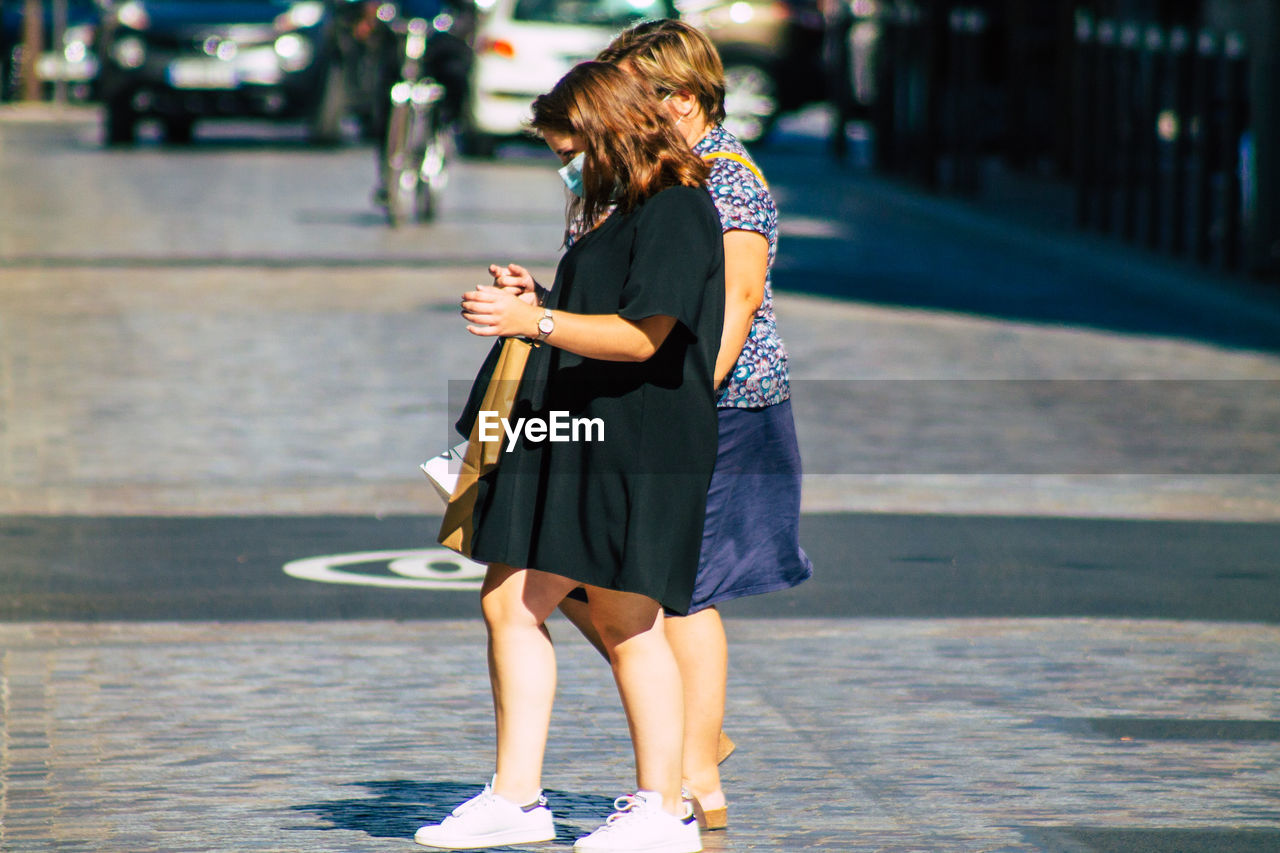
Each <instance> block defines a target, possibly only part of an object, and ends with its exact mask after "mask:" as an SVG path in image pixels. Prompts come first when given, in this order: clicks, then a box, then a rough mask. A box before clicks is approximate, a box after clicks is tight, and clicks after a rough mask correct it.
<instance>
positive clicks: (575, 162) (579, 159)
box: [558, 151, 587, 198]
mask: <svg viewBox="0 0 1280 853" xmlns="http://www.w3.org/2000/svg"><path fill="white" fill-rule="evenodd" d="M586 159H587V153H586V152H585V151H581V152H579V153H578V156H576V157H574V158H573V159H572V160H570V161H569V162H568V163H565V164H564V165H563V166H561V167H560V168H559V170H558V171H559V172H560V180H562V181H564V185H565V186H566V187H568V188H569V192H571V193H573V194H574V195H576V196H577V197H578V198H582V194H583V193H584V192H585V190H584V189H583V186H582V164H583V163H584V162H586Z"/></svg>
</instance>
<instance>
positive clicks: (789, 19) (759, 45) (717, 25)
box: [681, 0, 826, 143]
mask: <svg viewBox="0 0 1280 853" xmlns="http://www.w3.org/2000/svg"><path fill="white" fill-rule="evenodd" d="M681 12H682V16H683V18H684V19H685V20H686V21H688V22H689V23H691V24H693V25H694V26H695V27H698V28H699V29H701V30H702V31H703V32H705V33H706V34H707V36H708V37H709V38H710V39H711V41H712V42H713V43H714V44H715V46H716V48H717V50H719V51H720V58H721V59H722V60H723V61H724V74H725V112H726V113H728V116H727V118H726V119H725V126H726V127H728V128H729V130H731V131H733V133H734V134H735V135H737V136H738V138H739V139H741V140H742V141H744V142H747V143H752V142H756V141H759V140H760V139H762V138H764V136H765V135H766V134H768V132H769V130H770V129H771V128H772V127H773V125H774V122H776V121H777V119H778V117H779V116H780V115H782V114H783V113H786V112H790V111H792V110H796V109H799V108H800V107H803V106H805V105H806V104H809V103H813V102H815V101H821V100H822V99H823V98H824V97H826V85H825V79H824V70H823V65H822V34H823V20H822V14H821V12H820V11H819V9H818V4H817V0H687V2H684V3H682V4H681Z"/></svg>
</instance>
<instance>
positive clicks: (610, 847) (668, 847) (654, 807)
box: [573, 791, 702, 853]
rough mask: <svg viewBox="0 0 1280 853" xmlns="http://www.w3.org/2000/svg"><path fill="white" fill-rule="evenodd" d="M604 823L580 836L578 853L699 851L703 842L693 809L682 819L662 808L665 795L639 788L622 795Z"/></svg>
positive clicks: (577, 847)
mask: <svg viewBox="0 0 1280 853" xmlns="http://www.w3.org/2000/svg"><path fill="white" fill-rule="evenodd" d="M613 807H614V808H615V809H617V810H618V811H617V812H616V813H615V814H612V815H610V816H609V819H608V820H607V821H605V824H604V826H602V827H600V828H599V829H597V830H596V831H595V832H593V833H591V834H590V835H588V836H587V837H586V838H579V839H578V843H577V844H575V845H573V849H574V853H698V851H700V850H701V849H702V841H701V839H700V838H699V837H698V822H697V819H696V818H694V816H693V809H692V808H690V809H688V814H686V815H685V816H684V817H683V818H678V817H676V816H675V815H673V814H669V813H667V812H666V811H663V809H662V795H661V794H659V793H657V792H656V791H637V792H636V793H635V795H634V796H631V797H619V798H618V799H617V800H615V801H614V803H613Z"/></svg>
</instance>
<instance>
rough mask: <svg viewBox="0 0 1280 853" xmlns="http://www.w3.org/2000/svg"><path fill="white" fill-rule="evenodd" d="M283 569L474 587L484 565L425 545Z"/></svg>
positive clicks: (312, 577) (339, 578)
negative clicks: (377, 571)
mask: <svg viewBox="0 0 1280 853" xmlns="http://www.w3.org/2000/svg"><path fill="white" fill-rule="evenodd" d="M369 564H373V565H369ZM377 564H385V565H381V566H379V565H377ZM344 566H361V567H362V570H361V571H349V570H347V569H344V568H343V567H344ZM364 569H385V570H387V571H390V572H391V573H392V574H391V575H387V574H368V573H366V571H365V570H364ZM284 573H285V574H286V575H288V576H289V577H292V578H298V579H299V580H307V581H316V582H318V583H339V584H352V585H356V586H376V587H382V588H384V589H434V590H451V589H453V590H478V589H480V584H481V582H482V581H483V580H484V573H485V566H484V565H483V564H482V563H477V562H475V561H473V560H468V559H467V558H466V557H463V556H461V555H460V554H457V553H455V552H454V551H450V550H449V549H448V548H425V549H420V550H417V551H363V552H360V553H355V554H330V555H328V556H323V557H307V558H306V559H303V560H294V561H292V562H289V563H286V564H285V566H284Z"/></svg>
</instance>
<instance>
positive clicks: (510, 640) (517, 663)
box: [480, 564, 574, 804]
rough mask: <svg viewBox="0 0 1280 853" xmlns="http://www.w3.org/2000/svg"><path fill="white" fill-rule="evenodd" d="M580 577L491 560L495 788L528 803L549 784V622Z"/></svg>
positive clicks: (487, 612)
mask: <svg viewBox="0 0 1280 853" xmlns="http://www.w3.org/2000/svg"><path fill="white" fill-rule="evenodd" d="M573 585H574V583H573V581H570V580H568V579H567V578H562V577H559V576H558V575H551V574H547V573H546V572H539V571H537V570H534V569H513V568H511V567H510V566H503V565H496V564H495V565H492V566H490V567H489V572H488V574H487V575H486V576H485V579H484V587H483V589H482V591H481V599H480V601H481V608H482V610H483V611H484V621H485V627H486V628H487V629H488V632H489V683H490V685H491V686H492V688H493V711H494V719H495V722H496V724H497V731H498V737H497V751H498V756H497V770H496V772H495V780H496V781H495V783H494V793H496V794H498V796H500V797H503V798H504V799H507V800H510V801H511V802H513V803H520V804H524V803H529V802H532V801H533V800H534V799H535V798H536V797H537V796H538V791H540V790H541V788H542V757H543V753H544V752H545V751H546V746H547V729H548V728H549V727H550V725H551V705H552V701H553V700H554V698H555V692H556V655H555V649H554V648H552V645H551V635H550V633H548V632H547V629H546V626H545V625H543V624H542V623H543V622H544V621H545V620H546V618H547V617H548V616H550V615H551V613H552V611H554V610H555V608H556V604H557V603H558V602H559V601H560V599H562V598H564V596H565V594H566V593H567V592H568V591H569V590H570V589H572V588H573Z"/></svg>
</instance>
